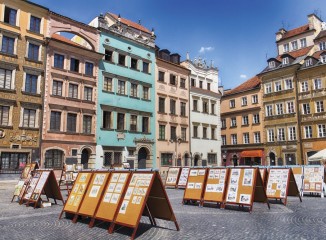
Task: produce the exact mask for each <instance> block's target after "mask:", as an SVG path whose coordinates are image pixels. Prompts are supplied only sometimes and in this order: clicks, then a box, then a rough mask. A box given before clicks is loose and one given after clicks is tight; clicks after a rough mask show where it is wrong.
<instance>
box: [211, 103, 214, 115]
mask: <svg viewBox="0 0 326 240" xmlns="http://www.w3.org/2000/svg"><path fill="white" fill-rule="evenodd" d="M211 114H215V103H211Z"/></svg>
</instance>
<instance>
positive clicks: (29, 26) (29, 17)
mask: <svg viewBox="0 0 326 240" xmlns="http://www.w3.org/2000/svg"><path fill="white" fill-rule="evenodd" d="M32 16H33V17H37V18H40V19H41V23H40V32H39V33H36V34H41V35H43V34H44V32H43V27H44V18H43V17H41V16H39V15H37V14H31V13H28V20H27V26H26V29H28V31H31V29H30V28H31V24H30V23H31V17H32Z"/></svg>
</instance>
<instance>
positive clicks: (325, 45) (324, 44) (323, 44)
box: [319, 42, 326, 50]
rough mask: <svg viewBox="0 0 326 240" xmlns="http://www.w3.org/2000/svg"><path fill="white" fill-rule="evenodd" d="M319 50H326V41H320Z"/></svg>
mask: <svg viewBox="0 0 326 240" xmlns="http://www.w3.org/2000/svg"><path fill="white" fill-rule="evenodd" d="M319 50H326V42H320V43H319Z"/></svg>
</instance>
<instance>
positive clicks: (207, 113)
mask: <svg viewBox="0 0 326 240" xmlns="http://www.w3.org/2000/svg"><path fill="white" fill-rule="evenodd" d="M201 113H203V114H209V113H208V112H201Z"/></svg>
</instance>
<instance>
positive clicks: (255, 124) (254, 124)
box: [251, 122, 260, 126]
mask: <svg viewBox="0 0 326 240" xmlns="http://www.w3.org/2000/svg"><path fill="white" fill-rule="evenodd" d="M259 124H260V122H258V123H252V124H251V125H253V126H257V125H259Z"/></svg>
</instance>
